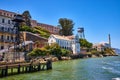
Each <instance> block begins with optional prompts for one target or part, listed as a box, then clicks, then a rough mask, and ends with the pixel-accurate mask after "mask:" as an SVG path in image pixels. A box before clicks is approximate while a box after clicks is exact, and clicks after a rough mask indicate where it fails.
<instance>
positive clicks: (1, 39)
mask: <svg viewBox="0 0 120 80" xmlns="http://www.w3.org/2000/svg"><path fill="white" fill-rule="evenodd" d="M15 41H16V40H15V39H13V40H8V39H4V38H0V42H6V43H10V42H15Z"/></svg>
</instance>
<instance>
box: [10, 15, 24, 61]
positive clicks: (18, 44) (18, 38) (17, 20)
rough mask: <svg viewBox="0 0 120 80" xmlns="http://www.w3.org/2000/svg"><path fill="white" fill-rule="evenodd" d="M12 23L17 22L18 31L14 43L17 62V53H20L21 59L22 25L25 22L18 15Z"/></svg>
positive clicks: (15, 26) (14, 56) (14, 57)
mask: <svg viewBox="0 0 120 80" xmlns="http://www.w3.org/2000/svg"><path fill="white" fill-rule="evenodd" d="M12 21H13V22H15V25H14V29H15V30H16V37H15V42H14V53H13V60H14V61H15V59H16V55H17V53H18V55H19V59H20V54H19V50H20V43H21V40H20V24H21V23H22V22H24V20H23V17H22V15H20V14H17V15H16V16H15V17H14V19H13V20H12Z"/></svg>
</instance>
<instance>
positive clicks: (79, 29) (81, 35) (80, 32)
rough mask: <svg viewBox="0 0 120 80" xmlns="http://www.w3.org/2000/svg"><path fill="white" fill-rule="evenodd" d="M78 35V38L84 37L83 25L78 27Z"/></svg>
mask: <svg viewBox="0 0 120 80" xmlns="http://www.w3.org/2000/svg"><path fill="white" fill-rule="evenodd" d="M78 36H79V38H80V39H85V34H84V28H83V27H79V28H78Z"/></svg>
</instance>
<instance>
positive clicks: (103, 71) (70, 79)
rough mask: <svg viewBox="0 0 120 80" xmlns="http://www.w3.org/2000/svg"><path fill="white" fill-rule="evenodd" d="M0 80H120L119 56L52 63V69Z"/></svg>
mask: <svg viewBox="0 0 120 80" xmlns="http://www.w3.org/2000/svg"><path fill="white" fill-rule="evenodd" d="M0 80H120V56H111V57H104V58H86V59H77V60H68V61H58V62H53V69H52V70H48V71H40V72H34V73H24V74H19V75H13V76H8V77H5V78H0Z"/></svg>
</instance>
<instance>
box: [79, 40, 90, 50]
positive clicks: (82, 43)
mask: <svg viewBox="0 0 120 80" xmlns="http://www.w3.org/2000/svg"><path fill="white" fill-rule="evenodd" d="M79 41H80V46H81V48H92V43H90V42H88V41H87V40H86V39H80V40H79Z"/></svg>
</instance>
